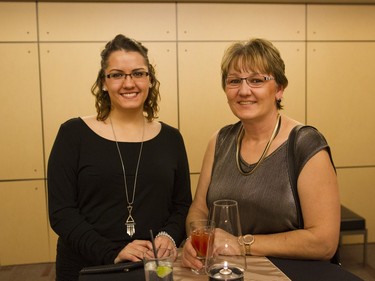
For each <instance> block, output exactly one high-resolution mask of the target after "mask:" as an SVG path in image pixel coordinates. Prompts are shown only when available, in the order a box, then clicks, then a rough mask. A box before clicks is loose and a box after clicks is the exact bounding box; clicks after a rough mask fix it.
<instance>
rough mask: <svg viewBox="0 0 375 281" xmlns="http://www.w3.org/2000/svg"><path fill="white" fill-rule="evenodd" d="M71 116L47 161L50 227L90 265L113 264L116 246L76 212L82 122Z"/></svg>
mask: <svg viewBox="0 0 375 281" xmlns="http://www.w3.org/2000/svg"><path fill="white" fill-rule="evenodd" d="M77 120H78V119H72V120H70V121H68V122H66V123H64V124H63V125H62V126H61V127H60V129H59V132H58V134H57V137H56V140H55V142H54V145H53V147H52V151H51V154H50V157H49V161H48V175H47V182H48V209H49V219H50V224H51V227H52V229H53V230H54V231H55V232H56V233H57V235H59V237H60V239H62V240H63V241H64V243H66V244H67V245H69V246H70V247H71V248H72V249H73V250H74V251H76V252H77V254H80V255H82V256H83V257H85V259H86V260H87V261H89V262H90V263H92V264H110V263H113V261H114V259H115V257H116V256H117V254H118V252H119V251H120V250H121V249H119V247H118V245H115V244H114V243H113V242H111V241H110V240H108V239H106V238H104V237H102V236H101V235H100V234H99V233H98V232H97V231H95V229H94V228H93V227H92V225H90V224H89V223H88V222H87V221H85V218H84V217H83V216H82V215H81V214H80V212H79V206H78V200H77V192H78V191H77V175H78V163H79V157H80V144H81V136H80V135H81V133H80V131H82V125H81V124H80V122H82V120H79V121H80V122H77Z"/></svg>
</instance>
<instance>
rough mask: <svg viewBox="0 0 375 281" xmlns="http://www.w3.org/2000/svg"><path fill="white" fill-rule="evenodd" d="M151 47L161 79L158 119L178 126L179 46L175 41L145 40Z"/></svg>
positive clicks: (153, 62)
mask: <svg viewBox="0 0 375 281" xmlns="http://www.w3.org/2000/svg"><path fill="white" fill-rule="evenodd" d="M144 45H145V46H146V47H147V48H148V49H149V59H150V63H151V64H152V65H153V66H154V67H155V71H156V76H157V78H158V80H159V81H160V96H161V100H160V103H159V105H160V112H159V118H158V119H157V120H158V121H162V122H165V123H167V124H169V125H171V126H173V127H175V128H178V125H179V124H178V121H179V118H178V109H179V108H178V86H177V82H178V80H177V47H176V43H175V42H144Z"/></svg>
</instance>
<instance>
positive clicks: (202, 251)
mask: <svg viewBox="0 0 375 281" xmlns="http://www.w3.org/2000/svg"><path fill="white" fill-rule="evenodd" d="M214 233H215V224H214V222H213V221H210V220H197V221H192V222H191V223H190V239H191V240H190V241H191V245H192V246H193V248H194V249H195V251H196V252H197V258H198V259H199V260H201V261H202V263H203V267H202V268H201V269H200V270H196V269H192V271H193V272H195V273H197V274H206V270H205V260H206V255H207V248H208V246H209V245H211V244H212V243H213V242H214Z"/></svg>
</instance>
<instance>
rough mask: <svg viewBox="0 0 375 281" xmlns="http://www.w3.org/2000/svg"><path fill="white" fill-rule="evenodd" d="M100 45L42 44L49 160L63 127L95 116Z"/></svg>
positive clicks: (44, 117)
mask: <svg viewBox="0 0 375 281" xmlns="http://www.w3.org/2000/svg"><path fill="white" fill-rule="evenodd" d="M102 46H103V44H99V43H42V44H41V46H40V56H41V79H42V93H43V120H44V138H45V154H46V161H47V160H48V155H49V153H50V151H51V147H52V144H53V142H54V140H55V137H56V134H57V131H58V129H59V127H60V124H61V123H63V122H65V121H66V120H67V119H70V118H73V117H78V116H85V115H92V114H95V113H96V111H95V99H94V96H93V95H92V94H91V92H90V89H91V86H92V84H93V83H94V82H95V80H96V76H97V73H98V70H99V68H100V51H101V48H102Z"/></svg>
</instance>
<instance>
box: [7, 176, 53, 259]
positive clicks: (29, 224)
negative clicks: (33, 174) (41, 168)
mask: <svg viewBox="0 0 375 281" xmlns="http://www.w3.org/2000/svg"><path fill="white" fill-rule="evenodd" d="M0 229H1V231H0V253H1V265H2V266H3V265H10V264H22V263H34V262H48V261H50V260H49V253H48V248H49V246H48V235H47V210H46V193H45V187H44V181H22V182H16V181H14V182H0Z"/></svg>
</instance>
